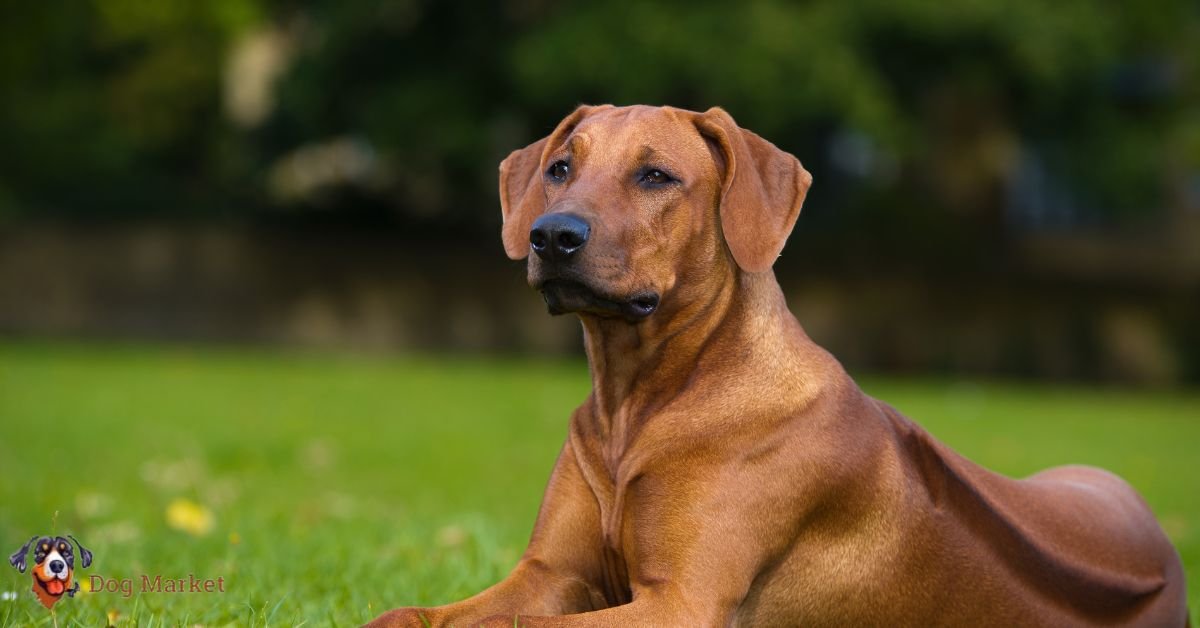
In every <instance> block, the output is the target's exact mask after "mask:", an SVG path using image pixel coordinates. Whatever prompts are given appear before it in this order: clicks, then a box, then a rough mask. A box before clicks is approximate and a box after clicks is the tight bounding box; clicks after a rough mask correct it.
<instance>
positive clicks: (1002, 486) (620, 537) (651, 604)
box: [372, 106, 1187, 627]
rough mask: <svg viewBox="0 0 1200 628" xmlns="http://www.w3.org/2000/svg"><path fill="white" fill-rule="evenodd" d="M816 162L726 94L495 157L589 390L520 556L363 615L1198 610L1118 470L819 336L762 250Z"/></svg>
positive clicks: (1038, 620) (691, 616)
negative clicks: (481, 583)
mask: <svg viewBox="0 0 1200 628" xmlns="http://www.w3.org/2000/svg"><path fill="white" fill-rule="evenodd" d="M810 182H811V177H810V176H809V174H808V172H806V171H805V170H804V168H802V167H801V166H800V163H799V162H798V161H797V160H796V159H795V158H794V157H792V156H791V155H789V154H787V153H784V152H783V151H780V150H779V149H778V148H776V147H775V146H773V145H772V144H771V143H769V142H767V141H766V140H764V139H762V138H761V137H759V136H757V135H755V134H754V133H751V132H749V131H746V130H744V129H741V128H739V127H738V126H737V124H735V123H734V121H733V119H732V118H730V117H729V115H728V114H726V113H725V112H724V111H722V110H720V109H710V110H709V111H707V112H705V113H696V112H691V111H684V110H680V109H673V108H669V107H663V108H657V107H641V106H639V107H622V108H614V107H612V106H601V107H587V106H585V107H580V108H579V109H578V110H576V111H575V112H574V113H572V114H571V115H570V116H568V117H567V118H566V119H565V120H563V122H562V123H561V124H559V125H558V127H557V128H556V129H555V130H554V132H553V133H551V134H550V136H549V137H547V138H545V139H543V140H541V141H539V142H537V143H535V144H533V145H531V146H528V147H526V148H523V149H521V150H518V151H515V152H514V153H513V154H512V155H510V156H509V157H508V158H507V159H505V160H504V163H503V164H501V166H500V201H501V206H502V208H503V212H504V228H503V240H504V247H505V250H506V251H507V252H508V255H509V257H511V258H513V259H520V258H524V257H526V256H527V255H528V257H529V262H528V264H529V265H528V270H529V283H530V285H532V286H533V287H534V288H535V289H537V290H539V291H541V293H542V295H543V297H544V298H545V300H546V303H547V305H548V306H549V308H550V312H551V313H553V314H562V313H567V312H573V313H576V314H578V316H579V319H580V321H581V322H582V324H583V330H584V342H585V344H586V348H587V355H588V363H589V365H590V367H591V373H592V383H593V390H592V393H591V395H590V396H589V397H588V398H587V399H586V400H585V401H584V402H583V405H581V406H579V408H577V409H576V410H575V412H574V414H573V415H572V416H571V422H570V428H569V435H568V438H567V441H566V443H565V444H564V446H563V449H562V453H561V454H560V455H559V458H558V461H557V463H556V464H555V467H554V471H553V473H552V474H551V476H550V482H549V485H548V486H547V487H546V494H545V497H544V501H543V503H542V507H541V511H540V512H539V513H538V518H537V523H536V525H535V527H534V530H533V536H532V538H531V539H530V542H529V548H528V550H527V551H526V552H525V554H524V556H523V557H522V558H521V560H520V562H519V563H518V564H517V566H516V568H515V569H514V570H513V571H512V573H511V574H510V575H509V576H508V577H507V578H506V579H505V580H503V581H502V582H500V583H499V584H496V585H495V586H493V587H491V588H489V589H487V590H486V591H484V592H483V593H480V594H478V595H476V596H474V597H472V598H469V599H467V600H464V601H462V602H458V603H455V604H449V605H446V606H439V607H436V608H428V609H411V608H408V609H398V610H395V611H391V612H389V613H387V614H385V615H383V616H382V617H380V618H379V619H377V620H376V621H375V622H373V623H372V625H375V626H423V625H435V626H440V625H449V624H454V625H456V626H467V625H475V624H477V623H485V624H488V625H497V626H512V625H514V619H515V621H517V622H519V624H520V625H523V626H724V625H743V626H797V625H803V626H817V625H821V626H1055V627H1061V626H1078V625H1118V624H1120V625H1138V626H1183V625H1184V624H1185V622H1186V621H1187V617H1186V616H1187V611H1186V609H1185V605H1184V603H1185V599H1184V596H1185V593H1184V580H1183V569H1182V566H1181V564H1180V560H1179V556H1178V554H1177V553H1176V552H1175V550H1174V548H1173V547H1172V546H1171V544H1170V542H1169V541H1168V540H1167V537H1166V535H1165V534H1163V531H1162V529H1161V528H1160V527H1159V526H1158V524H1157V522H1156V521H1155V519H1154V515H1153V514H1151V512H1150V510H1149V508H1147V506H1146V504H1145V502H1143V501H1142V499H1141V498H1140V497H1139V496H1138V495H1137V493H1135V492H1134V490H1133V489H1132V488H1130V487H1129V485H1127V484H1126V483H1125V482H1123V481H1122V480H1121V479H1120V478H1118V477H1116V476H1114V475H1112V474H1110V473H1107V472H1105V471H1102V470H1100V469H1094V468H1090V467H1081V466H1071V467H1058V468H1054V469H1050V470H1047V471H1043V472H1041V473H1038V474H1037V475H1034V476H1032V477H1029V478H1026V479H1023V480H1012V479H1009V478H1006V477H1003V476H1000V475H997V474H995V473H992V472H990V471H988V470H986V469H983V468H981V467H979V466H978V465H975V464H974V463H972V462H970V461H969V460H966V459H965V458H963V457H962V456H959V455H958V454H955V453H954V452H953V451H951V450H950V449H949V448H947V447H946V446H945V445H942V444H941V443H939V442H938V441H937V440H935V439H934V438H933V437H931V436H930V435H929V434H927V433H926V432H925V431H924V430H922V429H921V428H920V427H919V426H917V425H916V424H914V423H913V422H911V421H909V420H908V419H906V418H905V417H903V416H901V415H900V414H899V413H898V412H896V411H895V410H893V409H892V408H890V407H888V406H887V405H885V404H883V403H881V402H879V401H876V400H874V399H872V398H870V397H868V396H866V395H865V394H863V392H862V391H860V390H859V389H858V387H857V386H856V385H855V384H854V382H853V381H851V379H850V378H849V376H847V374H846V372H845V371H844V370H843V369H842V367H841V365H839V364H838V362H837V361H836V360H834V358H833V357H831V356H830V355H829V354H828V353H826V352H825V351H824V350H822V349H821V348H820V347H818V346H817V345H816V344H814V343H813V342H812V341H811V340H809V338H808V337H807V336H806V335H805V333H804V331H803V330H802V329H801V328H800V324H799V323H798V322H797V321H796V319H795V318H794V317H793V316H792V314H791V312H789V311H788V308H787V305H786V303H785V302H784V297H783V294H782V293H781V292H780V289H779V285H778V284H777V283H776V281H775V276H774V273H773V272H772V270H771V266H772V264H773V262H774V261H775V258H776V257H777V256H778V255H779V253H780V251H781V250H782V248H783V244H784V240H785V239H786V238H787V236H788V234H789V233H790V232H791V230H792V225H793V224H794V223H795V221H796V217H797V215H798V214H799V213H800V205H801V203H802V202H803V200H804V196H805V193H806V192H807V190H808V187H809V184H810ZM531 251H532V252H533V253H534V254H533V255H529V253H530V252H531ZM515 616H517V617H515Z"/></svg>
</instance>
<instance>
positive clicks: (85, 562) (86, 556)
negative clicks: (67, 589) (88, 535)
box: [67, 534, 92, 569]
mask: <svg viewBox="0 0 1200 628" xmlns="http://www.w3.org/2000/svg"><path fill="white" fill-rule="evenodd" d="M67 537H69V538H70V539H71V540H72V541H74V542H75V547H77V548H79V560H80V561H82V563H81V564H82V566H83V568H84V569H87V568H88V567H91V566H92V552H91V551H90V550H89V549H88V548H86V547H84V546H83V543H80V542H79V539H77V538H75V537H73V536H71V535H70V534H68V535H67Z"/></svg>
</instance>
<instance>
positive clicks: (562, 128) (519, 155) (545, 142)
mask: <svg viewBox="0 0 1200 628" xmlns="http://www.w3.org/2000/svg"><path fill="white" fill-rule="evenodd" d="M596 109H599V107H592V106H590V105H580V106H579V108H578V109H576V110H575V111H573V112H571V115H569V116H567V117H566V118H565V119H563V121H562V122H560V123H558V126H557V127H556V128H555V129H554V131H553V132H552V133H551V134H550V135H548V136H546V137H544V138H542V139H540V140H538V141H536V142H534V143H532V144H530V145H529V146H526V147H525V148H521V149H518V150H514V151H513V152H512V154H510V155H509V156H508V157H507V158H506V159H505V160H504V161H502V162H500V212H501V214H502V215H503V218H504V226H503V227H502V228H501V231H500V237H501V239H502V240H503V241H504V252H505V253H507V254H508V256H509V258H511V259H524V258H525V257H526V256H528V255H529V230H530V229H531V228H533V221H534V220H537V217H538V216H541V215H542V214H543V213H545V212H546V196H545V191H544V189H543V187H542V159H543V158H544V157H545V156H546V152H547V151H548V150H553V149H555V148H557V147H558V145H559V144H560V143H562V141H563V138H565V137H566V136H568V135H570V134H571V131H573V130H575V127H576V126H578V125H579V123H580V121H582V120H583V119H584V118H586V117H587V116H588V114H589V113H591V112H592V111H594V110H596Z"/></svg>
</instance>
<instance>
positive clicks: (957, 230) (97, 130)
mask: <svg viewBox="0 0 1200 628" xmlns="http://www.w3.org/2000/svg"><path fill="white" fill-rule="evenodd" d="M1197 42H1200V9H1198V8H1197V6H1196V5H1195V3H1194V2H1191V1H1190V0H1147V1H1145V2H1141V3H1137V4H1136V5H1131V4H1128V3H1096V2H1091V1H1088V0H1061V1H1059V2H1053V3H1049V2H1044V1H1042V0H973V1H970V2H960V3H931V2H927V1H925V0H856V1H854V2H844V1H835V0H814V1H810V2H786V1H783V0H759V1H755V2H748V3H743V4H715V3H714V4H709V3H691V4H678V3H669V2H662V1H649V2H643V3H637V4H636V5H630V4H628V3H620V2H614V1H611V0H601V1H598V2H592V3H588V4H586V5H578V6H571V5H564V4H560V3H547V2H541V1H540V0H512V1H509V2H501V3H478V4H476V5H472V6H467V5H462V4H458V3H435V2H422V1H419V0H380V1H374V2H282V1H280V2H269V1H267V0H260V1H254V0H244V1H237V0H213V1H210V2H203V3H186V2H162V3H145V2H132V1H129V0H94V1H93V2H91V3H69V4H68V5H65V6H51V5H47V4H44V3H43V4H33V5H29V4H19V3H6V4H5V5H4V8H2V9H0V89H3V94H4V99H3V103H0V112H2V114H0V138H3V141H4V145H5V146H6V147H7V148H8V150H6V151H5V152H4V153H3V154H2V155H0V211H2V212H6V213H9V214H15V215H26V216H43V215H62V216H97V217H104V216H121V215H139V216H145V215H153V216H160V215H164V213H166V214H168V215H169V214H171V213H179V214H182V215H199V216H203V215H214V214H215V215H240V214H245V213H247V212H248V213H250V214H251V215H258V214H261V212H263V210H267V209H270V208H272V207H300V208H323V209H325V210H327V211H334V212H337V213H341V214H345V215H348V216H355V215H359V214H361V213H362V212H364V211H374V212H376V213H382V214H383V215H389V216H393V219H394V220H399V221H411V220H418V221H423V222H424V223H428V224H443V223H463V224H467V223H471V224H479V225H481V227H480V228H481V231H482V230H483V229H487V230H489V231H490V230H491V229H492V228H493V227H494V224H495V222H497V221H498V217H497V216H496V214H497V212H496V202H495V192H494V188H495V166H496V163H497V162H498V161H499V159H501V158H502V157H503V156H504V155H505V154H506V153H507V151H508V150H511V149H513V148H516V147H519V146H521V145H524V144H525V143H527V142H529V141H532V140H534V139H536V138H538V137H540V136H542V135H543V134H545V133H546V132H548V131H549V130H550V128H552V126H553V125H554V123H555V122H556V121H557V120H558V119H559V118H560V117H561V116H562V115H564V114H565V113H566V112H567V111H569V110H570V109H571V108H572V107H573V106H574V105H575V104H577V103H579V102H614V103H618V104H623V103H633V102H648V103H670V104H675V105H678V106H683V107H691V108H699V109H703V108H706V107H708V106H712V105H721V106H723V107H725V108H726V109H728V110H729V111H730V112H731V113H733V115H734V116H735V117H736V118H737V119H738V120H739V121H741V122H742V123H743V124H744V125H745V126H747V127H748V128H753V129H755V130H757V131H759V132H760V133H762V134H763V135H765V136H767V137H769V138H771V139H772V140H773V141H775V142H776V143H777V144H779V145H781V146H783V147H784V148H786V149H788V150H791V151H792V152H795V153H796V154H797V155H799V156H801V158H802V159H804V161H805V162H806V163H807V164H809V165H810V169H812V170H814V171H816V172H817V173H818V176H817V186H816V187H815V188H814V191H815V193H816V195H817V197H816V198H818V199H824V200H825V201H826V202H822V203H817V205H818V206H821V205H834V204H836V206H837V210H836V211H821V210H817V211H816V214H817V215H816V216H814V217H813V219H812V220H813V222H812V223H810V224H815V225H816V228H817V229H824V230H826V231H827V232H830V233H850V232H853V233H854V234H855V237H856V238H864V237H865V238H868V239H871V238H873V239H875V240H877V241H878V242H877V244H876V245H875V246H877V247H880V250H881V251H882V252H881V253H880V254H881V255H887V250H886V246H889V244H888V243H892V244H890V246H897V245H899V244H901V243H903V245H904V246H905V247H906V251H908V252H909V255H911V252H912V251H913V250H914V248H915V249H916V250H917V251H919V252H921V254H925V255H928V256H931V260H933V261H937V260H946V259H954V260H956V263H957V264H962V263H963V259H964V257H965V258H966V259H971V258H972V257H973V258H974V259H976V261H978V262H979V263H980V264H986V263H988V262H987V260H994V259H998V258H997V257H996V253H997V251H999V250H1001V249H1002V248H1003V247H1004V245H1005V238H1006V234H1009V233H1011V232H1012V231H1013V229H1014V228H1018V229H1019V228H1023V227H1028V226H1029V225H1044V224H1045V218H1044V216H1042V215H1041V214H1037V215H1036V216H1035V215H1033V214H1030V213H1029V211H1026V210H1025V209H1023V210H1021V211H1016V212H1014V211H1013V209H1012V208H1013V206H1014V204H1016V205H1021V206H1036V205H1038V203H1039V202H1040V201H1039V199H1041V200H1043V201H1044V200H1045V199H1046V198H1050V196H1053V200H1054V202H1055V203H1056V204H1060V205H1063V206H1068V207H1069V208H1071V209H1070V211H1065V212H1060V213H1061V216H1065V218H1063V217H1061V216H1060V219H1061V220H1065V221H1067V222H1068V223H1069V224H1068V225H1067V226H1072V225H1076V226H1077V225H1078V224H1099V225H1104V224H1109V225H1118V226H1119V225H1127V224H1133V223H1155V222H1159V223H1161V222H1162V221H1163V220H1165V216H1167V215H1169V213H1170V210H1171V205H1172V203H1178V202H1183V201H1179V200H1178V198H1179V197H1178V196H1171V193H1172V190H1171V187H1170V186H1171V185H1172V181H1179V180H1183V181H1189V180H1191V178H1194V177H1195V176H1196V175H1195V173H1196V172H1197V171H1200V140H1198V139H1197V138H1198V137H1200V133H1198V132H1197V128H1200V123H1197V116H1198V114H1197V111H1200V92H1198V91H1197V88H1196V85H1197V81H1196V78H1197V74H1198V73H1200V69H1198V67H1197V60H1198V59H1200V49H1198V48H1200V44H1198V43H1197ZM1172 177H1174V178H1172ZM1031 181H1032V183H1031ZM1046 181H1049V183H1046ZM1051 192H1053V195H1052V194H1051ZM364 208H365V209H364ZM1026 209H1027V208H1026ZM1023 212H1024V213H1023ZM1014 216H1015V218H1014ZM1030 216H1032V217H1030ZM1039 216H1040V217H1039ZM1022 221H1024V222H1022ZM896 230H900V231H902V232H904V233H906V234H907V235H908V237H906V238H896V237H894V231H896ZM914 243H915V244H917V245H919V246H916V247H914V246H913V245H914ZM981 243H983V244H982V245H981ZM897 253H898V252H897Z"/></svg>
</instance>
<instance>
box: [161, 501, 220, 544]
mask: <svg viewBox="0 0 1200 628" xmlns="http://www.w3.org/2000/svg"><path fill="white" fill-rule="evenodd" d="M215 523H216V521H215V518H214V517H213V513H212V511H211V510H209V509H208V508H206V507H204V506H202V505H200V504H197V503H196V502H194V501H192V500H190V499H184V498H182V497H180V498H176V499H175V500H174V501H172V502H171V503H170V504H168V505H167V525H169V526H171V527H172V528H175V529H176V530H179V531H181V532H187V533H188V534H190V535H192V536H203V535H205V534H208V533H209V532H211V531H212V529H213V525H214V524H215Z"/></svg>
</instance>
